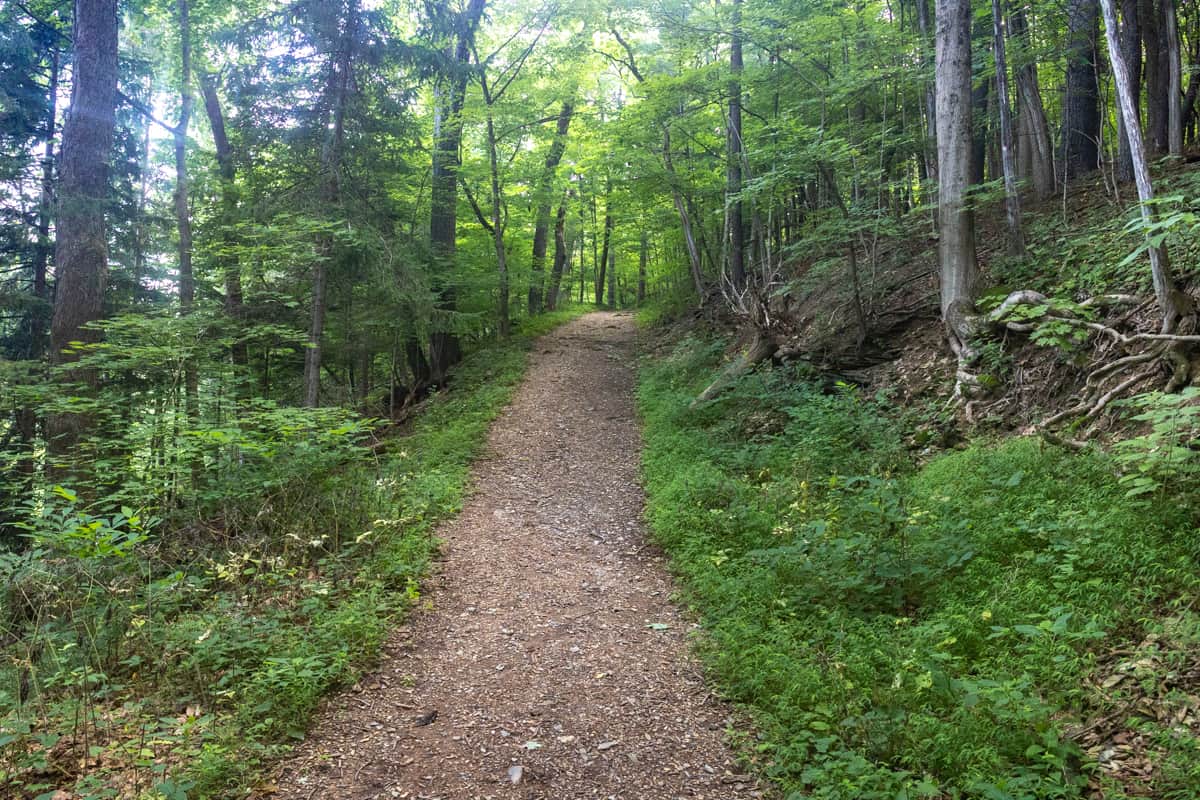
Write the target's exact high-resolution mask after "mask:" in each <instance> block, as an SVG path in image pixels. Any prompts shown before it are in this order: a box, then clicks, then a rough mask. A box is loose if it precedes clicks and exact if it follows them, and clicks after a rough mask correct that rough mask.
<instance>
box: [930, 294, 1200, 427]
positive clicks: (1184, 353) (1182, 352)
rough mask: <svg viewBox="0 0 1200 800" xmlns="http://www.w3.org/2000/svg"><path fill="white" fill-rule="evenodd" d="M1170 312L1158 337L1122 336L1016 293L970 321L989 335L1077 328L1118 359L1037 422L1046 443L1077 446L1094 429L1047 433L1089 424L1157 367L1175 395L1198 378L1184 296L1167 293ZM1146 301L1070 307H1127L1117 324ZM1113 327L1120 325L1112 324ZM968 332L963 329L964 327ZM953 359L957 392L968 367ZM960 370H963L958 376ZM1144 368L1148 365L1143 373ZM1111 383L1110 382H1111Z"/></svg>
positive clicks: (1101, 300)
mask: <svg viewBox="0 0 1200 800" xmlns="http://www.w3.org/2000/svg"><path fill="white" fill-rule="evenodd" d="M1172 295H1173V296H1172V301H1173V302H1172V309H1171V313H1169V314H1167V315H1166V318H1165V319H1164V321H1163V326H1162V329H1161V331H1160V332H1158V333H1124V332H1122V331H1120V330H1118V329H1117V328H1115V327H1113V326H1111V325H1106V324H1103V323H1100V322H1095V321H1093V320H1089V319H1086V318H1083V317H1082V316H1080V315H1079V314H1077V313H1075V311H1074V310H1073V309H1072V308H1064V307H1062V306H1061V305H1055V303H1054V302H1053V301H1052V300H1051V299H1050V298H1048V297H1046V296H1045V295H1043V294H1041V293H1039V292H1034V291H1029V290H1023V291H1017V292H1013V293H1012V294H1010V295H1009V296H1008V297H1006V298H1005V299H1004V301H1003V302H1002V303H1001V304H1000V305H999V306H997V307H996V308H995V309H993V310H992V311H991V312H989V313H987V314H984V315H977V316H976V317H975V318H974V319H973V320H972V324H973V326H974V327H973V330H974V331H975V332H977V333H978V332H982V331H983V330H987V329H990V330H992V331H993V332H995V331H1010V332H1014V333H1031V332H1033V331H1035V330H1037V329H1038V328H1039V327H1040V326H1041V325H1042V324H1044V323H1046V322H1047V321H1051V320H1053V321H1055V322H1057V323H1066V324H1069V325H1074V326H1078V327H1079V328H1081V329H1084V330H1086V331H1088V332H1089V333H1091V334H1094V335H1097V336H1101V337H1103V338H1104V339H1105V340H1107V341H1108V342H1110V343H1111V344H1112V346H1113V349H1116V350H1117V351H1118V352H1119V353H1121V355H1120V356H1119V357H1117V358H1115V359H1113V360H1111V361H1106V362H1104V363H1100V364H1098V365H1096V366H1095V367H1094V369H1092V370H1091V372H1090V373H1089V374H1088V376H1087V379H1086V381H1085V382H1084V389H1083V392H1082V396H1081V398H1080V399H1079V401H1078V402H1077V403H1075V404H1074V405H1072V406H1071V407H1070V408H1067V409H1065V410H1063V411H1060V412H1058V413H1057V414H1053V415H1051V416H1049V417H1047V418H1046V419H1044V420H1042V421H1041V422H1039V423H1037V425H1036V426H1034V427H1035V430H1037V431H1038V432H1040V433H1041V434H1042V435H1043V436H1044V437H1045V438H1046V439H1047V440H1048V441H1052V442H1054V443H1056V444H1062V445H1064V446H1067V447H1076V448H1077V447H1082V446H1085V445H1086V441H1087V439H1088V438H1090V437H1091V436H1092V435H1094V433H1095V428H1094V427H1093V428H1091V429H1089V430H1088V431H1087V432H1085V433H1084V435H1083V437H1082V438H1081V439H1067V438H1064V437H1062V436H1060V435H1059V434H1057V433H1055V432H1054V431H1053V429H1054V428H1055V427H1056V426H1058V425H1061V424H1062V423H1064V422H1067V421H1068V420H1078V421H1080V422H1082V423H1089V422H1092V421H1094V420H1096V419H1097V418H1098V417H1100V415H1101V414H1103V413H1104V411H1105V410H1106V409H1107V408H1108V407H1109V406H1110V405H1111V404H1112V403H1113V402H1114V401H1116V400H1118V399H1120V398H1122V397H1124V396H1125V395H1126V394H1127V393H1128V392H1129V391H1130V390H1132V389H1134V388H1135V387H1137V386H1138V385H1140V384H1142V383H1145V382H1147V381H1150V380H1152V379H1153V378H1154V376H1155V375H1156V374H1160V373H1161V366H1166V367H1167V368H1168V369H1169V370H1170V378H1169V380H1168V381H1167V383H1166V387H1165V388H1166V391H1168V392H1175V391H1179V390H1180V389H1182V388H1183V387H1184V386H1186V385H1188V383H1189V382H1191V381H1193V380H1195V379H1196V377H1197V375H1200V358H1197V356H1196V351H1197V347H1196V345H1197V344H1200V334H1197V320H1196V312H1195V306H1194V304H1193V303H1192V301H1191V298H1189V297H1188V296H1187V295H1185V294H1183V293H1182V292H1173V293H1172ZM1150 302H1152V301H1148V300H1144V299H1143V298H1140V297H1137V296H1135V295H1127V294H1113V295H1099V296H1096V297H1092V298H1088V299H1087V300H1085V301H1083V302H1082V303H1079V304H1077V305H1076V306H1075V308H1079V309H1087V308H1100V307H1108V306H1114V305H1128V306H1133V307H1134V311H1133V312H1130V313H1129V314H1126V315H1125V316H1124V317H1123V318H1122V320H1121V322H1125V321H1127V320H1128V318H1129V317H1130V316H1132V314H1133V313H1136V311H1137V310H1138V309H1140V308H1144V307H1145V306H1146V305H1148V304H1149V303H1150ZM1028 306H1034V307H1037V308H1039V313H1037V314H1036V315H1034V316H1032V317H1027V318H1023V319H1016V320H1010V319H1008V317H1009V316H1010V315H1011V314H1012V313H1013V312H1014V311H1016V310H1017V309H1018V308H1021V307H1028ZM947 324H948V326H949V325H950V322H949V320H948V322H947ZM1117 324H1121V323H1120V322H1118V323H1117ZM968 329H969V328H968ZM951 346H952V347H955V337H954V336H953V335H952V336H951ZM956 353H958V354H959V365H960V369H959V377H958V381H957V387H956V392H957V391H958V387H963V386H967V385H969V383H968V381H969V379H970V377H971V376H970V374H969V367H971V366H973V364H972V363H971V362H970V361H969V360H968V361H966V362H964V358H963V351H962V350H960V349H959V348H956ZM964 365H965V366H966V367H967V368H968V370H966V372H967V374H965V375H964V369H963V367H964ZM1147 365H1150V366H1149V367H1148V368H1147ZM1114 381H1115V383H1114Z"/></svg>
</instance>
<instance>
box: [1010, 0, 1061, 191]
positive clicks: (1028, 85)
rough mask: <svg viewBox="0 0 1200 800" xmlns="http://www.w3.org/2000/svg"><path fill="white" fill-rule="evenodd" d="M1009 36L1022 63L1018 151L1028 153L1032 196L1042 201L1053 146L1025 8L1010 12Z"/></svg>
mask: <svg viewBox="0 0 1200 800" xmlns="http://www.w3.org/2000/svg"><path fill="white" fill-rule="evenodd" d="M1009 34H1010V35H1011V36H1012V38H1013V40H1014V41H1016V42H1017V43H1018V45H1019V49H1020V52H1021V60H1022V63H1021V65H1020V67H1019V68H1018V69H1017V70H1016V76H1017V96H1018V97H1019V106H1020V114H1019V118H1020V126H1021V130H1022V138H1021V145H1020V148H1021V150H1022V151H1026V150H1027V151H1028V153H1029V170H1030V174H1029V177H1030V179H1031V180H1032V182H1033V191H1034V194H1035V195H1036V196H1037V197H1038V199H1039V200H1045V199H1046V198H1047V197H1050V196H1051V195H1052V194H1054V185H1055V179H1054V147H1053V145H1052V144H1051V142H1050V125H1049V123H1048V122H1047V120H1046V107H1045V104H1044V103H1043V102H1042V93H1041V90H1040V89H1039V88H1038V74H1037V63H1036V62H1035V61H1034V60H1033V57H1032V55H1031V43H1030V36H1029V26H1028V24H1027V22H1026V19H1025V9H1024V8H1020V7H1018V8H1014V9H1012V13H1011V14H1010V15H1009Z"/></svg>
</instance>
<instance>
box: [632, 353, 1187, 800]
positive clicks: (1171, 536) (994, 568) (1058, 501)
mask: <svg viewBox="0 0 1200 800" xmlns="http://www.w3.org/2000/svg"><path fill="white" fill-rule="evenodd" d="M720 350H721V343H720V342H715V343H714V342H708V341H697V340H694V339H693V340H685V341H684V342H683V343H681V344H680V346H679V347H678V348H677V349H676V350H675V351H674V352H673V353H672V354H670V355H668V356H665V357H662V358H656V359H647V360H646V361H645V362H644V363H643V367H642V371H641V380H640V388H639V405H640V410H641V414H642V416H643V419H644V424H645V439H646V454H645V459H644V473H645V480H646V485H647V491H648V507H647V517H648V519H649V522H650V525H651V527H652V529H653V532H654V535H655V536H656V537H657V539H658V541H659V542H660V543H661V544H662V545H663V546H664V548H666V550H667V551H668V553H669V554H670V556H671V558H672V563H673V565H674V568H675V569H676V570H677V572H678V573H679V575H680V576H681V578H682V580H683V582H684V586H685V593H686V597H687V598H688V600H689V601H690V602H691V603H692V604H693V606H694V607H695V610H696V612H697V613H698V614H699V615H700V616H701V618H702V620H703V622H704V624H705V626H706V628H707V636H706V637H705V639H704V641H703V643H702V644H701V650H702V652H703V654H704V656H705V658H706V660H707V663H708V665H709V669H710V671H711V674H712V676H713V678H714V680H716V681H717V683H718V684H719V685H720V687H721V688H722V689H723V691H724V692H725V693H726V694H727V695H728V696H729V697H730V698H731V699H733V700H735V701H737V702H738V703H741V704H743V705H744V706H745V707H746V708H748V709H749V710H750V712H751V713H752V715H753V718H754V720H755V723H756V725H755V731H756V732H755V735H754V738H753V739H752V740H750V741H745V742H743V744H744V750H745V752H746V754H747V757H748V758H749V759H751V760H752V761H753V762H755V764H756V765H757V766H758V767H759V768H760V769H761V770H762V771H763V773H764V774H766V775H767V776H768V777H770V778H772V779H773V780H775V781H777V782H778V783H779V784H780V785H781V786H782V787H783V789H784V791H785V794H786V795H787V797H789V798H796V799H797V800H798V799H799V798H807V797H813V798H846V800H849V799H850V798H854V799H855V800H859V799H864V798H888V800H892V798H897V797H910V798H916V797H987V798H998V799H999V798H1051V797H1080V796H1083V794H1084V792H1085V789H1086V787H1087V786H1088V785H1089V782H1092V784H1093V785H1098V784H1097V783H1096V782H1097V781H1098V780H1099V777H1098V773H1097V770H1096V767H1097V764H1096V761H1095V759H1094V757H1093V755H1092V754H1089V753H1088V752H1087V751H1085V749H1084V747H1083V746H1082V745H1081V744H1080V743H1079V742H1077V741H1075V740H1074V739H1073V738H1072V736H1071V733H1072V731H1076V730H1078V728H1080V727H1082V726H1081V725H1078V724H1076V723H1079V721H1080V720H1081V719H1083V718H1084V717H1085V716H1086V715H1087V714H1088V713H1089V711H1090V710H1091V708H1092V706H1093V705H1094V704H1095V702H1096V698H1095V697H1094V693H1093V692H1092V691H1091V689H1090V688H1089V687H1091V686H1092V685H1093V683H1094V680H1093V678H1094V676H1095V675H1096V671H1097V669H1098V664H1099V663H1100V662H1101V661H1102V660H1104V659H1105V658H1106V657H1107V656H1106V654H1108V653H1110V652H1112V651H1118V650H1121V649H1122V648H1127V647H1129V646H1130V645H1131V643H1136V642H1137V641H1140V640H1141V638H1142V637H1143V636H1144V635H1145V633H1146V628H1147V626H1148V625H1150V622H1148V621H1149V620H1152V619H1154V618H1156V617H1158V616H1161V614H1162V613H1163V609H1165V608H1167V607H1169V606H1170V604H1171V603H1172V602H1174V601H1177V600H1179V598H1188V597H1194V596H1195V594H1194V593H1195V591H1196V589H1197V578H1196V574H1197V569H1196V567H1197V556H1198V553H1197V548H1196V542H1195V541H1194V537H1193V536H1191V535H1190V534H1191V532H1192V529H1193V525H1194V519H1193V518H1192V516H1191V514H1190V512H1189V511H1188V507H1187V504H1185V503H1179V502H1151V501H1147V502H1137V501H1134V500H1131V499H1129V498H1127V496H1126V495H1127V492H1128V488H1127V487H1126V486H1125V485H1123V484H1122V483H1121V481H1120V480H1119V479H1118V475H1117V464H1116V463H1115V462H1114V461H1113V460H1112V459H1111V458H1110V457H1109V456H1106V455H1104V454H1101V453H1082V454H1077V453H1073V452H1068V451H1064V450H1060V449H1057V448H1055V447H1051V446H1047V445H1045V444H1044V443H1042V442H1041V441H1039V440H1035V439H1029V438H1018V439H1013V440H1009V441H1005V442H997V443H990V442H980V443H976V444H974V445H972V446H970V447H968V448H966V449H964V450H962V451H958V452H951V453H947V454H944V455H942V456H940V457H938V458H935V459H934V460H933V461H931V462H929V463H926V464H924V465H918V464H916V463H915V462H914V461H913V460H911V459H910V458H909V457H908V456H907V454H906V451H905V448H904V444H903V442H904V440H905V437H904V436H903V433H904V431H903V430H902V425H901V423H899V422H896V421H893V420H890V419H889V417H888V415H887V413H886V411H887V410H886V409H885V408H884V407H883V406H882V405H880V404H878V403H876V401H874V400H872V399H871V398H867V397H864V396H862V395H861V393H859V392H858V391H856V390H854V389H852V388H850V387H845V386H832V387H829V386H823V385H821V384H819V383H817V382H814V381H811V380H808V379H806V377H805V376H804V374H803V373H786V372H784V371H782V370H780V369H778V368H776V369H775V370H774V371H772V372H762V373H757V374H754V375H752V376H749V377H747V378H746V379H744V380H742V381H741V382H740V383H739V384H737V385H736V386H735V387H734V388H733V389H732V390H731V391H729V392H727V393H726V394H724V395H723V396H722V397H720V398H719V399H717V400H715V401H713V402H712V403H710V404H708V405H706V406H703V407H698V408H695V409H692V408H690V407H689V404H690V402H691V400H692V398H693V397H695V395H696V394H697V393H698V392H699V391H700V390H701V389H702V388H703V387H704V386H705V385H706V384H707V382H708V381H709V380H711V376H712V373H713V370H714V368H715V367H716V361H717V354H718V353H719V352H720ZM1155 474H1162V473H1161V471H1159V472H1156V473H1155ZM1171 474H1172V475H1174V473H1171ZM1073 724H1074V727H1073ZM1161 738H1162V742H1163V744H1162V747H1163V750H1162V755H1163V758H1164V759H1165V760H1166V761H1167V762H1169V763H1172V764H1175V765H1176V768H1175V769H1174V770H1172V771H1167V770H1164V771H1163V773H1162V774H1161V775H1158V776H1156V780H1157V784H1156V786H1155V789H1156V791H1159V792H1162V793H1163V796H1168V795H1170V794H1171V793H1174V796H1195V792H1197V791H1200V783H1198V782H1197V780H1196V778H1195V771H1194V770H1189V769H1187V768H1186V766H1185V765H1186V764H1187V763H1188V762H1187V757H1186V754H1187V753H1192V752H1195V750H1196V748H1197V740H1196V739H1195V738H1194V737H1192V736H1190V735H1188V736H1182V735H1179V734H1178V732H1176V735H1175V737H1174V739H1171V740H1170V741H1168V739H1169V737H1161ZM1172 754H1174V755H1172ZM1189 791H1190V792H1192V794H1191V795H1184V794H1180V792H1189ZM1106 796H1109V797H1117V796H1121V793H1120V790H1119V787H1118V788H1112V787H1110V794H1108V795H1106Z"/></svg>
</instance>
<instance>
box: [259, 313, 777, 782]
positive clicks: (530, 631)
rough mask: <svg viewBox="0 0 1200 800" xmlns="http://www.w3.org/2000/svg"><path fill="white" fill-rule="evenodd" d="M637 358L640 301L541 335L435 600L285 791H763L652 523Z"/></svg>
mask: <svg viewBox="0 0 1200 800" xmlns="http://www.w3.org/2000/svg"><path fill="white" fill-rule="evenodd" d="M633 363H634V326H633V320H632V318H631V317H630V316H629V315H627V314H614V313H594V314H589V315H587V316H585V317H582V318H580V319H577V320H575V321H573V322H571V323H569V324H567V325H565V326H563V327H561V328H559V329H558V330H557V331H555V332H553V333H551V334H549V335H547V336H546V337H545V338H543V339H542V340H541V341H540V342H539V343H538V345H537V346H536V348H535V350H534V354H533V356H532V359H531V363H530V367H529V370H528V372H527V374H526V377H525V380H524V382H523V383H522V385H521V386H520V388H519V389H518V390H517V392H516V395H515V397H514V399H513V402H512V404H511V405H510V406H509V408H508V409H506V410H505V411H504V412H503V414H502V415H501V416H500V417H499V419H498V420H497V421H496V422H495V424H494V425H493V427H492V430H491V434H490V436H489V440H488V451H487V454H486V455H485V456H484V458H482V459H481V460H480V461H478V462H477V464H476V467H475V472H474V483H473V492H472V494H471V496H470V498H469V499H468V501H467V502H466V504H465V506H464V508H463V511H462V513H461V514H460V515H459V516H458V517H457V518H455V519H454V520H452V521H450V522H448V523H447V524H446V525H444V526H443V527H442V529H441V530H440V531H439V535H440V536H441V537H442V538H443V539H444V540H445V546H444V559H443V560H442V561H441V563H440V564H439V568H438V570H437V572H436V575H435V576H434V578H433V579H432V581H431V582H432V586H431V587H429V591H428V594H427V597H428V598H429V599H430V600H431V601H432V609H430V610H424V611H417V612H416V613H414V615H413V617H412V619H411V621H410V623H409V624H408V625H405V626H404V627H402V628H401V629H400V630H399V631H397V632H396V633H395V634H394V635H393V637H392V639H391V640H390V641H389V643H388V645H387V647H386V650H385V653H384V656H383V661H382V664H381V666H380V668H379V670H378V671H376V672H375V673H373V674H371V675H369V676H367V677H365V678H364V679H363V680H362V682H361V683H360V685H359V686H358V687H356V688H355V691H352V692H347V693H345V694H343V695H341V696H339V697H337V698H335V699H333V700H332V701H331V702H330V703H329V704H328V706H327V708H326V709H325V710H324V711H323V713H322V714H321V715H320V716H319V718H318V719H317V721H316V723H315V724H314V727H313V730H312V732H311V734H310V736H309V739H308V740H307V741H306V742H304V743H303V744H302V745H301V746H300V747H299V748H298V750H297V752H296V754H295V755H294V756H293V757H292V759H291V760H290V761H289V762H288V763H287V764H285V765H284V768H283V771H282V773H281V776H280V780H279V786H280V789H279V795H278V796H280V797H282V798H286V799H287V800H317V799H318V798H353V799H354V800H358V799H359V798H363V799H365V798H410V799H411V800H417V798H422V799H424V800H435V799H436V800H484V799H485V798H522V800H534V798H537V799H539V800H576V799H579V800H582V798H621V800H675V798H707V799H708V800H734V799H735V798H751V797H762V796H763V794H762V792H760V791H759V790H758V789H756V788H755V786H754V785H753V782H752V780H751V779H750V778H747V777H746V776H742V775H738V774H737V773H738V769H737V767H736V765H735V764H734V763H733V761H732V757H731V753H730V752H729V751H728V750H727V748H726V747H725V744H724V729H725V727H726V726H727V724H728V722H729V716H730V713H731V712H730V710H729V708H728V707H726V706H724V705H722V704H721V703H719V702H718V701H717V700H715V699H714V698H713V697H712V696H711V695H710V694H709V693H708V692H707V691H706V689H705V687H704V685H703V682H702V680H701V677H700V674H699V669H698V666H697V665H696V664H695V663H694V662H692V661H691V660H690V659H689V656H688V653H687V650H688V642H687V634H688V631H689V630H690V629H691V627H692V626H691V623H690V622H689V621H688V620H687V618H686V617H685V616H684V615H683V614H682V613H681V612H680V611H679V610H678V609H676V608H675V607H674V606H673V605H672V604H671V602H670V595H671V592H672V585H671V582H670V579H669V577H668V575H667V573H666V571H665V569H664V567H663V560H662V557H661V555H660V554H659V553H658V552H657V550H656V549H655V548H653V547H651V546H648V545H647V543H646V538H645V535H646V534H645V531H644V530H643V526H642V521H641V512H642V500H643V497H642V491H641V488H640V486H639V483H638V452H639V450H640V444H641V443H640V438H639V433H638V426H637V421H636V419H635V417H634V406H633ZM433 712H436V717H434V718H433V719H432V721H429V720H430V718H431V717H433V716H434V715H433ZM518 768H519V769H518Z"/></svg>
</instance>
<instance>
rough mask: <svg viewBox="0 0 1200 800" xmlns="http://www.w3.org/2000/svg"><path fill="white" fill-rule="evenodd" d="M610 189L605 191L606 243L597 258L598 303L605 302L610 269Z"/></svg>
mask: <svg viewBox="0 0 1200 800" xmlns="http://www.w3.org/2000/svg"><path fill="white" fill-rule="evenodd" d="M608 203H609V189H608V188H607V187H606V188H605V191H604V243H603V244H602V246H601V249H600V258H599V259H595V267H596V305H603V303H604V277H605V274H606V272H607V270H608V250H609V245H610V244H611V243H612V242H611V240H612V230H613V218H612V212H611V211H610V210H609V206H608ZM593 255H595V254H593Z"/></svg>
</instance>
